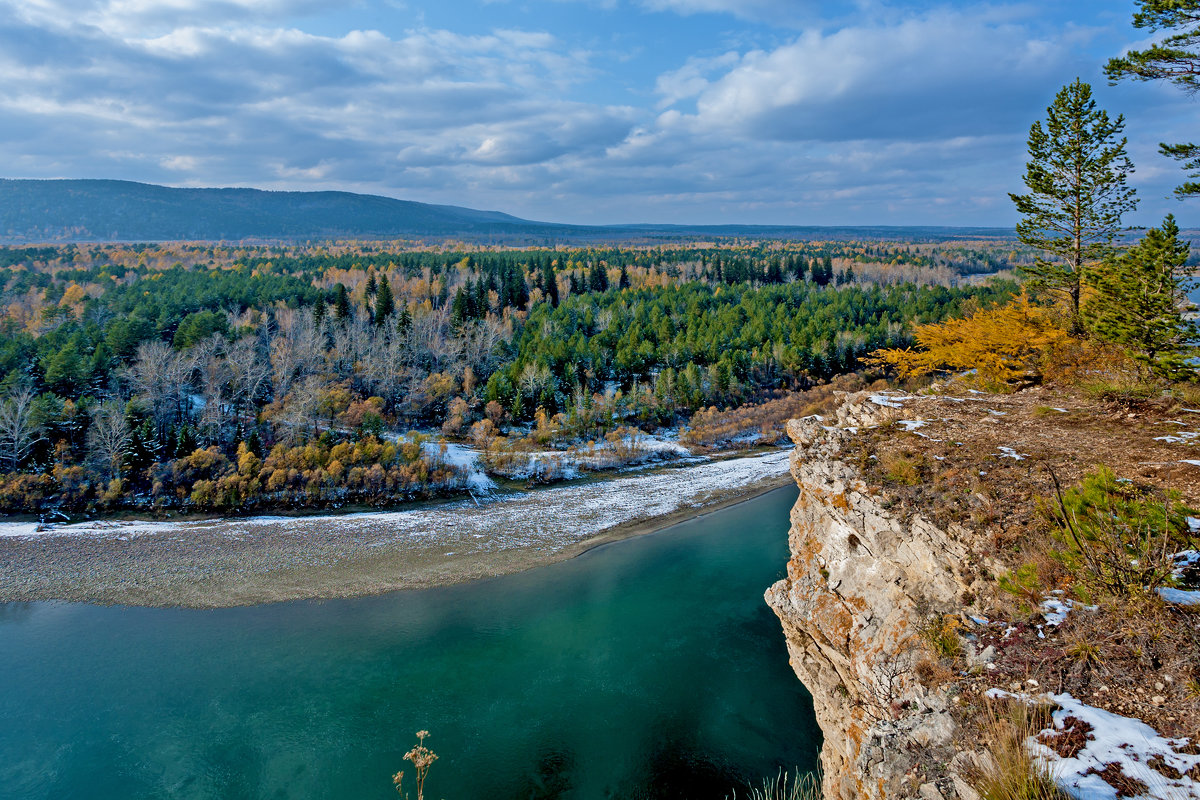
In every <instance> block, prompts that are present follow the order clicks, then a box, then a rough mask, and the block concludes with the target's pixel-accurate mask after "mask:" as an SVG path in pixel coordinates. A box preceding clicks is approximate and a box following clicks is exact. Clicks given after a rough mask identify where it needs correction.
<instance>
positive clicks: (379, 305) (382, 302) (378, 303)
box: [375, 275, 396, 325]
mask: <svg viewBox="0 0 1200 800" xmlns="http://www.w3.org/2000/svg"><path fill="white" fill-rule="evenodd" d="M395 310H396V298H395V297H394V296H393V295H392V287H391V286H389V285H388V279H387V275H383V276H381V277H380V279H379V284H378V285H377V287H376V290H375V324H376V325H382V324H383V322H384V320H386V319H387V318H388V317H390V316H391V315H392V312H393V311H395Z"/></svg>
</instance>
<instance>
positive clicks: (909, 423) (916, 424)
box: [896, 419, 929, 433]
mask: <svg viewBox="0 0 1200 800" xmlns="http://www.w3.org/2000/svg"><path fill="white" fill-rule="evenodd" d="M896 424H897V425H899V426H900V427H901V428H904V430H905V431H907V432H908V433H913V432H914V431H916V430H917V428H924V427H925V426H926V425H928V424H929V423H928V422H926V421H925V420H923V419H902V420H899V421H897V422H896Z"/></svg>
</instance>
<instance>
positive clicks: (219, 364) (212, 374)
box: [192, 334, 230, 440]
mask: <svg viewBox="0 0 1200 800" xmlns="http://www.w3.org/2000/svg"><path fill="white" fill-rule="evenodd" d="M225 347H226V342H225V337H224V336H222V335H221V334H215V335H213V336H210V337H208V338H207V339H205V340H204V341H202V342H199V343H198V344H196V345H195V346H194V347H193V348H192V354H193V357H194V358H195V360H196V384H197V388H198V389H199V390H200V398H201V402H202V404H203V406H202V408H201V411H200V427H201V429H203V430H204V431H205V435H206V437H208V438H209V439H210V440H220V439H223V438H226V437H225V436H224V433H225V431H224V425H225V414H226V406H227V403H226V402H225V397H226V394H225V386H226V384H227V383H229V381H230V371H229V364H228V362H227V360H226V358H225Z"/></svg>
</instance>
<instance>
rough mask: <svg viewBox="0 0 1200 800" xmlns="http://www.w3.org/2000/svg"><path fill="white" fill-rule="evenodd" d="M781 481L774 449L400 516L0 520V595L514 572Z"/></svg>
mask: <svg viewBox="0 0 1200 800" xmlns="http://www.w3.org/2000/svg"><path fill="white" fill-rule="evenodd" d="M788 483H790V478H789V476H788V453H787V451H776V452H771V453H767V454H766V455H758V456H751V457H745V458H731V459H725V460H722V461H715V462H711V463H706V464H701V465H698V466H687V467H672V468H663V469H659V470H655V471H652V472H644V473H638V474H633V475H626V476H621V477H617V478H613V479H610V480H603V481H595V482H589V483H581V484H568V485H564V486H557V487H553V488H548V489H541V490H537V491H530V492H522V493H517V494H509V495H504V496H498V497H496V498H494V499H491V500H489V501H485V502H482V503H480V504H478V505H477V504H476V503H475V502H473V501H470V500H466V501H459V502H454V503H448V504H444V505H440V506H435V507H427V508H421V509H413V510H407V511H387V512H373V513H363V514H345V515H327V516H312V517H250V518H245V519H213V520H202V521H192V522H89V523H80V524H75V525H64V526H57V527H54V528H52V529H51V530H50V531H47V532H41V533H35V532H34V530H33V526H30V525H23V524H21V523H0V602H3V601H32V600H73V601H89V602H98V603H120V604H129V605H150V606H191V607H198V608H213V607H223V606H237V605H251V604H256V603H266V602H274V601H280V600H294V599H300V598H333V597H349V596H354V595H365V594H377V593H381V592H387V591H391V590H395V589H405V588H420V587H428V586H434V585H442V584H449V583H457V582H461V581H468V580H474V579H477V578H483V577H490V576H495V575H502V574H506V573H510V572H517V571H520V570H524V569H529V568H531V567H535V566H539V565H542V564H548V563H551V562H554V561H560V560H563V559H566V558H571V557H573V556H575V555H578V554H579V553H581V552H584V551H585V550H587V549H589V548H591V547H595V546H596V545H598V544H603V543H605V542H609V541H615V540H617V539H622V538H626V537H629V536H634V535H637V534H639V533H645V532H647V531H650V530H655V529H658V528H661V527H665V526H667V525H670V524H672V523H674V522H677V521H679V520H681V519H684V518H687V517H690V516H694V515H696V514H697V513H698V512H700V511H708V510H712V509H715V508H718V507H721V506H723V505H729V504H731V503H735V502H739V501H741V500H744V499H746V498H748V497H752V496H754V495H756V494H760V493H762V492H764V491H768V490H770V489H773V488H777V487H780V486H784V485H787V484H788Z"/></svg>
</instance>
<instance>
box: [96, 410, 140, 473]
mask: <svg viewBox="0 0 1200 800" xmlns="http://www.w3.org/2000/svg"><path fill="white" fill-rule="evenodd" d="M130 441H132V437H131V436H130V432H129V423H128V422H127V421H126V419H125V410H124V409H123V408H121V404H120V403H119V402H117V401H116V400H106V401H105V402H104V403H101V404H100V405H99V406H96V407H95V408H93V409H92V424H91V426H89V427H88V434H87V443H88V452H89V453H90V455H91V456H92V458H93V459H94V460H95V461H96V462H97V463H98V464H99V465H100V467H101V468H102V469H104V470H105V472H106V474H107V477H108V479H109V480H113V479H115V478H119V477H121V461H122V460H123V459H124V458H125V453H126V452H127V451H128V449H129V443H130Z"/></svg>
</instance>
